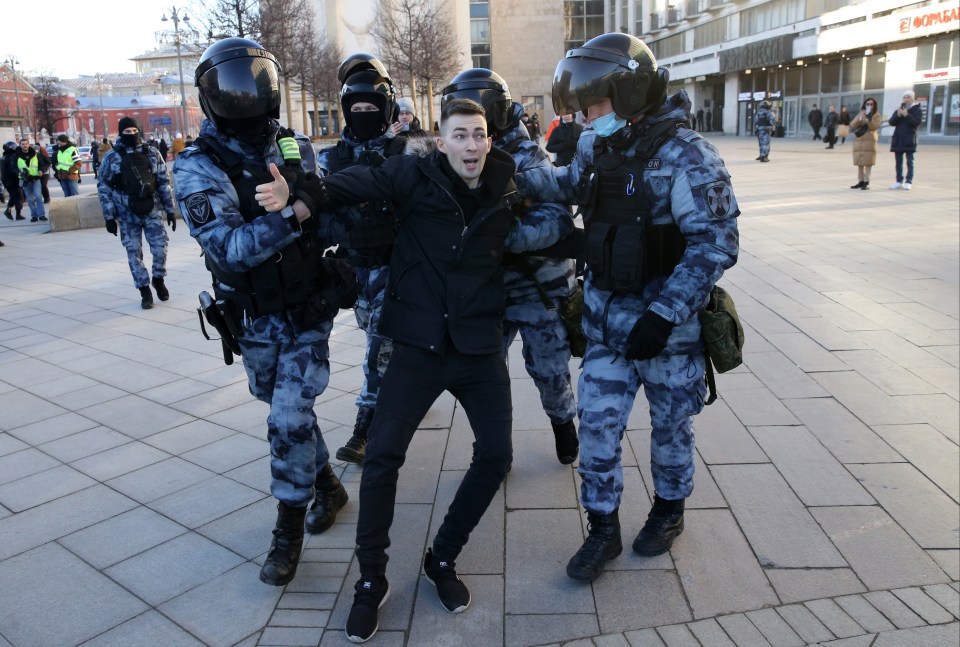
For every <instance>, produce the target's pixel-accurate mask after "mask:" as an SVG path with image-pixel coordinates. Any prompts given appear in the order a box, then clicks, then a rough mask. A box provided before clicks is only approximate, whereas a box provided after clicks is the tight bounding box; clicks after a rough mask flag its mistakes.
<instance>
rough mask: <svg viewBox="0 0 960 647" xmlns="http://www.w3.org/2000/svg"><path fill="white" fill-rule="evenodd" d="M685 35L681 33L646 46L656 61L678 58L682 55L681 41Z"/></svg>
mask: <svg viewBox="0 0 960 647" xmlns="http://www.w3.org/2000/svg"><path fill="white" fill-rule="evenodd" d="M685 35H686V34H685V33H683V32H681V33H679V34H674V35H673V36H667V37H666V38H661V39H660V40H658V41H654V42H653V43H648V45H649V46H650V49H651V50H652V51H653V55H654V56H655V57H656V58H658V59H660V58H668V57H670V56H679V55H680V54H683V40H684V36H685Z"/></svg>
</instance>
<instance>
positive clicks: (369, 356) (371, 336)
mask: <svg viewBox="0 0 960 647" xmlns="http://www.w3.org/2000/svg"><path fill="white" fill-rule="evenodd" d="M354 272H356V274H357V281H359V283H360V296H359V297H357V304H356V305H355V306H354V307H353V314H354V316H356V318H357V325H358V326H359V327H360V328H361V329H363V331H364V332H366V333H367V349H366V352H365V353H364V356H363V388H362V389H360V395H358V396H357V406H358V407H373V406H376V404H377V395H378V394H379V393H380V382H381V381H382V380H383V373H384V371H386V370H387V364H389V363H390V355H391V354H392V353H393V342H392V341H390V340H389V339H387V338H386V337H384V336H383V335H381V334H379V333H378V332H377V326H378V325H379V323H380V311H381V310H382V309H383V296H384V294H385V293H386V290H387V277H388V276H389V266H386V265H384V266H381V267H370V268H367V267H357V268H354Z"/></svg>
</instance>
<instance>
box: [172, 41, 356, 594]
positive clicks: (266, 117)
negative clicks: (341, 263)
mask: <svg viewBox="0 0 960 647" xmlns="http://www.w3.org/2000/svg"><path fill="white" fill-rule="evenodd" d="M279 72H280V66H279V64H278V63H277V61H276V59H275V58H274V56H273V55H272V54H270V53H269V52H267V51H266V50H264V49H263V48H262V47H261V46H260V45H259V44H257V43H255V42H253V41H250V40H247V39H242V38H228V39H225V40H222V41H219V42H217V43H214V44H213V45H211V46H210V47H208V48H207V50H206V51H205V52H204V53H203V55H202V56H201V58H200V64H199V66H198V67H197V71H196V85H197V87H198V89H199V95H200V105H201V107H202V108H203V112H204V114H205V115H206V116H207V119H206V120H205V121H204V122H203V124H202V126H201V128H200V136H199V137H198V139H197V140H196V142H195V145H194V146H192V147H189V148H187V149H185V150H184V151H183V152H182V153H181V154H180V155H179V157H178V158H177V161H176V164H175V165H174V180H175V184H176V190H177V201H178V202H179V204H180V207H181V211H182V213H183V215H184V219H185V220H186V221H187V224H188V225H189V227H190V234H191V235H192V236H193V237H194V238H195V239H196V240H197V242H198V243H199V244H200V246H201V247H202V248H203V250H204V252H205V260H206V263H207V268H208V269H209V270H210V272H211V274H212V275H213V286H214V291H215V296H216V298H217V300H218V303H222V306H223V310H224V312H225V313H226V317H227V319H228V321H227V327H228V328H230V329H232V330H234V331H235V332H236V337H237V339H236V343H237V345H238V346H239V349H240V354H241V356H242V357H243V364H244V368H245V369H246V371H247V377H248V380H249V385H250V392H251V393H252V394H253V395H254V396H255V397H256V398H257V399H258V400H261V401H263V402H266V403H267V404H268V405H269V406H270V415H269V416H268V418H267V438H268V440H269V442H270V470H271V474H272V483H271V487H270V490H271V492H272V493H273V496H274V497H275V498H276V499H277V500H278V501H279V503H278V506H277V508H278V516H277V522H276V527H275V528H274V530H273V541H272V543H271V545H270V552H269V553H268V555H267V558H266V561H265V562H264V565H263V568H262V569H261V571H260V579H261V580H262V581H263V582H266V583H267V584H273V585H277V586H280V585H284V584H286V583H288V582H290V581H291V580H292V579H293V577H294V575H295V574H296V570H297V563H298V561H299V559H300V550H301V548H302V545H303V535H304V525H306V530H307V531H309V532H311V533H321V532H324V531H325V530H327V529H328V528H329V527H330V526H331V525H332V524H333V522H334V520H335V518H336V515H337V511H338V510H339V509H340V508H342V507H343V506H344V505H345V504H346V502H347V492H346V490H344V488H343V486H342V485H341V484H340V481H339V479H338V478H337V476H336V475H335V474H334V472H333V469H332V468H331V467H330V464H329V461H328V459H329V453H328V451H327V447H326V445H325V444H324V441H323V436H322V435H321V433H320V428H319V426H318V425H317V418H316V416H315V415H314V412H313V405H314V402H315V400H316V397H317V396H318V395H320V394H321V393H322V392H323V390H324V389H325V388H326V386H327V382H328V380H329V377H330V367H329V361H328V357H329V350H328V346H327V342H328V338H329V336H330V330H331V328H332V319H333V316H334V315H335V314H336V312H337V310H336V307H335V306H334V307H332V308H331V306H330V303H329V302H328V300H327V299H326V297H325V293H324V292H323V291H322V290H321V289H320V287H321V286H323V285H324V281H325V280H326V279H325V277H324V276H323V274H322V271H321V270H319V269H318V268H321V267H322V264H321V263H320V260H319V259H320V257H321V256H322V252H323V248H324V244H323V243H322V240H323V235H324V231H323V227H322V226H321V223H320V222H318V221H319V215H318V212H317V202H316V199H318V194H317V193H316V192H313V193H311V191H312V189H311V187H313V186H316V185H319V183H320V180H319V178H318V177H317V176H316V175H315V174H314V168H315V167H314V157H313V152H312V150H311V148H310V145H309V142H308V141H307V140H306V138H303V137H298V138H297V139H294V138H293V137H291V136H290V133H289V132H288V131H282V130H281V129H280V127H279V125H278V123H277V121H276V119H277V117H278V116H279V109H280V84H279V81H278V75H279ZM311 195H312V196H313V197H311ZM311 499H312V500H313V503H312V504H311ZM308 505H309V509H308Z"/></svg>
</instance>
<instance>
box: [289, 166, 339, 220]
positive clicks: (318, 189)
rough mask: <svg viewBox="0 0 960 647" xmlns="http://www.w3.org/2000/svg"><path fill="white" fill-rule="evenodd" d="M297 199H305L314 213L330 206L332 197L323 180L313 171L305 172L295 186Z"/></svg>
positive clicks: (305, 202)
mask: <svg viewBox="0 0 960 647" xmlns="http://www.w3.org/2000/svg"><path fill="white" fill-rule="evenodd" d="M294 191H295V192H294V197H295V199H299V200H303V202H304V204H306V205H307V208H308V209H310V213H311V214H312V215H316V214H317V213H319V212H320V211H325V210H326V209H327V207H328V206H329V205H328V203H329V201H330V197H329V195H328V193H327V187H326V186H324V184H323V180H321V179H320V178H319V177H317V176H316V175H314V174H313V173H305V174H304V175H303V176H302V177H301V178H299V179H298V181H297V183H296V186H295V187H294Z"/></svg>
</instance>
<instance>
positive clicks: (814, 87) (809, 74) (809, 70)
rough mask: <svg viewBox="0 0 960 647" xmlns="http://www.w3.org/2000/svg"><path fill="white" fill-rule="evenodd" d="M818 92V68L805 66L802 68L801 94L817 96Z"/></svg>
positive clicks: (817, 66)
mask: <svg viewBox="0 0 960 647" xmlns="http://www.w3.org/2000/svg"><path fill="white" fill-rule="evenodd" d="M818 92H820V66H819V65H806V66H804V68H803V93H804V94H817V93H818Z"/></svg>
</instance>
